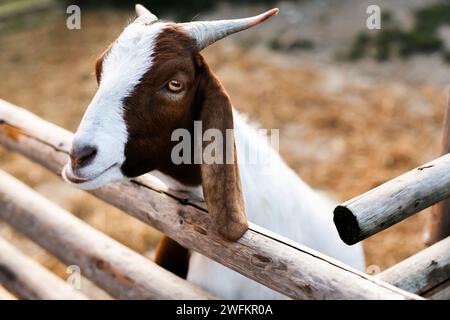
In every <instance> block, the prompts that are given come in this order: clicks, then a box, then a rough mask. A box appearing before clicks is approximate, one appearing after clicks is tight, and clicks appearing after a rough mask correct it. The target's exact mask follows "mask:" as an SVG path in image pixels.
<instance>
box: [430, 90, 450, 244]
mask: <svg viewBox="0 0 450 320" xmlns="http://www.w3.org/2000/svg"><path fill="white" fill-rule="evenodd" d="M449 152H450V91H449V96H448V103H447V108H446V111H445V118H444V128H443V132H442V154H446V153H449ZM448 236H450V199H446V200H443V201H441V202H439V203H438V204H435V205H434V206H433V207H432V208H431V213H430V215H429V216H428V221H427V231H426V235H425V243H426V245H428V246H430V245H432V244H433V243H436V242H438V241H439V240H442V239H445V238H447V237H448Z"/></svg>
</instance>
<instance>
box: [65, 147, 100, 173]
mask: <svg viewBox="0 0 450 320" xmlns="http://www.w3.org/2000/svg"><path fill="white" fill-rule="evenodd" d="M96 155H97V148H96V147H94V146H83V147H81V148H74V149H72V151H71V152H70V161H71V163H72V167H73V168H77V167H82V166H85V165H87V164H88V163H89V162H91V161H92V160H93V159H94V158H95V156H96Z"/></svg>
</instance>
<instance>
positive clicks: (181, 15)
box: [59, 0, 274, 20]
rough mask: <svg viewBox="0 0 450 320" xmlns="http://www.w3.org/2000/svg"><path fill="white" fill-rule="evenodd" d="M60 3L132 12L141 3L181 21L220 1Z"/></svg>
mask: <svg viewBox="0 0 450 320" xmlns="http://www.w3.org/2000/svg"><path fill="white" fill-rule="evenodd" d="M59 1H60V2H63V3H65V4H66V5H69V4H76V5H78V6H80V7H81V8H87V9H93V8H94V9H95V8H105V7H111V8H118V9H124V10H130V9H131V8H134V5H135V4H136V3H141V4H143V5H144V6H146V7H148V8H149V9H150V10H151V11H152V12H154V13H155V14H156V15H164V14H174V15H175V16H176V18H177V19H179V20H190V19H192V18H193V17H194V16H195V15H196V14H198V13H200V12H203V11H207V10H211V9H213V8H214V7H215V6H216V5H217V3H218V2H219V1H213V0H189V1H181V0H177V1H167V0H151V1H148V0H141V1H136V0H108V1H106V0H105V1H99V0H59ZM227 2H233V3H268V4H269V3H273V2H274V1H273V0H243V1H242V0H241V1H237V0H228V1H227Z"/></svg>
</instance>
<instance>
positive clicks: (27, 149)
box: [0, 101, 420, 299]
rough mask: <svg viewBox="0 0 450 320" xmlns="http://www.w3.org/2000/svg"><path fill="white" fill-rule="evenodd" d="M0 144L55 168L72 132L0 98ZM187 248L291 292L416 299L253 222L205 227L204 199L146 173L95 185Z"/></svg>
mask: <svg viewBox="0 0 450 320" xmlns="http://www.w3.org/2000/svg"><path fill="white" fill-rule="evenodd" d="M0 122H3V124H0V144H2V145H4V146H6V147H7V148H10V149H11V150H15V151H17V152H20V153H21V154H23V155H24V156H26V157H28V158H30V159H32V160H34V161H35V162H37V163H39V164H41V165H43V166H44V167H46V168H48V169H49V170H51V171H53V172H55V173H57V174H60V171H61V169H62V167H63V165H64V164H65V163H66V162H67V153H68V150H69V147H70V142H71V134H70V133H69V132H68V131H66V130H63V129H61V128H58V127H56V126H55V125H53V124H50V123H48V122H46V121H44V120H42V119H40V118H38V117H36V116H35V115H33V114H31V113H29V112H26V111H25V110H23V109H21V108H19V107H16V106H13V105H11V104H8V103H6V102H2V101H0ZM93 194H94V195H96V196H97V197H99V198H101V199H103V200H105V201H106V202H108V203H110V204H112V205H114V206H116V207H118V208H120V209H122V210H124V211H125V212H127V213H128V214H130V215H132V216H134V217H136V218H138V219H140V220H141V221H143V222H145V223H147V224H149V225H151V226H153V227H155V228H157V229H159V230H161V231H162V232H163V233H165V234H166V235H168V236H169V237H171V238H172V239H174V240H176V241H177V242H178V243H180V244H181V245H183V246H185V247H186V248H190V249H192V250H195V251H198V252H200V253H202V254H204V255H205V256H207V257H209V258H211V259H213V260H215V261H217V262H219V263H221V264H223V265H225V266H227V267H229V268H231V269H233V270H235V271H237V272H240V273H241V274H243V275H245V276H247V277H249V278H251V279H254V280H255V281H258V282H260V283H262V284H264V285H266V286H268V287H270V288H272V289H274V290H276V291H278V292H280V293H282V294H285V295H287V296H288V297H291V298H294V299H420V297H419V296H417V295H414V294H411V293H408V292H406V291H403V290H400V289H398V288H396V287H394V286H392V285H389V284H387V283H385V282H383V281H381V280H379V279H377V278H375V277H371V276H368V275H366V274H364V273H361V272H358V271H356V270H353V269H351V268H350V267H347V266H345V265H343V264H342V263H340V262H337V261H335V260H333V259H331V258H329V257H327V256H325V255H322V254H320V253H318V252H316V251H314V250H311V249H309V248H307V247H305V246H302V245H300V244H297V243H295V242H293V241H290V240H288V239H285V238H283V237H281V236H279V235H276V234H273V233H271V232H270V231H267V230H264V229H262V228H260V227H258V226H256V225H254V224H251V225H250V228H249V230H248V231H247V232H246V233H245V234H244V236H243V237H242V238H241V239H239V240H238V241H237V242H227V241H225V240H223V239H222V238H219V237H217V236H215V235H214V234H213V233H211V232H210V231H209V225H210V223H209V217H208V214H207V211H206V210H205V206H204V203H202V202H201V201H200V200H198V199H195V198H191V197H190V195H189V194H187V193H185V192H184V191H182V190H169V189H167V188H166V187H165V186H164V185H162V184H161V183H159V182H158V181H157V180H156V179H155V178H153V177H151V176H149V175H147V176H145V177H143V178H139V179H132V180H130V181H127V182H123V183H114V184H110V185H108V186H105V187H103V188H100V189H98V190H95V191H94V192H93Z"/></svg>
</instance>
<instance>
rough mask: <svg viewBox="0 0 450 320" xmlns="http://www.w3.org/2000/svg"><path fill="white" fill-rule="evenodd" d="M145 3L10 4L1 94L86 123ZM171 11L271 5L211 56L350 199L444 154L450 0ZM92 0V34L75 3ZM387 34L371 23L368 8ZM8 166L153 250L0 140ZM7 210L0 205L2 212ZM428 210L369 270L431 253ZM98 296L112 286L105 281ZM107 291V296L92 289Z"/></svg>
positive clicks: (398, 231) (140, 228) (286, 141)
mask: <svg viewBox="0 0 450 320" xmlns="http://www.w3.org/2000/svg"><path fill="white" fill-rule="evenodd" d="M134 2H135V1H93V0H79V1H62V0H60V1H58V0H53V1H47V0H16V1H9V0H0V98H2V99H5V100H7V101H9V102H12V103H14V104H16V105H19V106H22V107H25V108H27V109H28V110H30V111H32V112H34V113H36V114H38V115H39V116H41V117H43V118H45V119H46V120H49V121H51V122H54V123H56V124H58V125H60V126H62V127H65V128H67V129H69V130H72V131H74V130H75V129H76V128H77V125H78V123H79V121H80V119H81V116H82V114H83V113H84V110H85V108H86V107H87V105H88V104H89V102H90V100H91V98H92V96H93V95H94V93H95V90H96V87H97V84H96V81H95V78H94V76H93V71H94V62H95V58H96V56H97V55H98V54H100V53H101V52H102V51H103V50H104V49H105V48H106V47H107V46H108V44H109V43H110V42H112V41H113V40H114V39H115V38H116V37H117V36H118V35H119V34H120V32H121V30H122V29H123V28H124V26H126V25H127V23H129V22H130V21H131V19H132V18H133V16H134ZM141 3H142V4H144V5H146V6H147V7H148V8H149V9H151V10H152V11H153V12H154V13H155V14H156V15H158V16H159V17H160V18H163V19H168V20H176V21H190V20H202V19H216V18H237V17H244V16H250V15H254V14H258V13H260V12H262V11H264V10H266V9H269V8H271V7H274V6H276V7H279V8H280V10H281V13H280V15H279V16H278V17H276V18H274V19H271V20H270V21H269V22H268V23H266V24H263V25H262V26H259V27H258V28H254V29H252V30H249V31H246V32H242V33H240V34H238V35H234V36H232V37H229V38H227V39H225V40H222V41H220V42H219V43H217V44H215V45H213V46H211V47H210V48H208V49H207V50H206V51H205V52H204V55H205V56H206V59H207V61H208V62H209V63H210V65H211V66H212V68H213V70H214V71H215V72H216V73H217V75H218V76H219V78H220V79H221V80H222V82H223V84H224V86H225V88H226V89H227V91H228V92H229V94H230V96H231V98H232V101H233V103H234V105H235V106H236V108H237V109H238V110H240V111H242V112H244V113H246V114H247V115H248V116H249V118H250V119H251V120H253V121H256V122H258V123H259V124H260V125H261V126H262V127H264V128H279V129H280V151H281V154H282V156H283V157H284V159H285V160H286V161H287V162H288V164H289V165H290V166H291V167H292V168H294V169H295V170H296V171H297V172H298V174H299V175H300V176H301V177H302V178H303V179H304V180H305V181H306V182H308V183H309V184H310V185H312V186H313V187H314V188H317V189H320V190H322V191H325V192H327V193H328V194H330V195H332V196H333V197H334V198H336V199H338V200H339V201H343V200H347V199H349V198H351V197H353V196H355V195H358V194H361V193H363V192H365V191H367V190H369V189H371V188H373V187H375V186H377V185H379V184H381V183H383V182H385V181H386V180H389V179H391V178H393V177H395V176H397V175H400V174H401V173H403V172H405V171H407V170H410V169H412V168H414V167H415V166H418V165H420V164H422V163H425V162H427V161H429V160H431V159H433V158H436V157H437V156H438V155H439V153H440V141H441V127H442V121H443V115H444V109H445V106H446V99H447V89H448V86H449V84H450V1H443V0H440V1H438V0H437V1H433V0H389V1H388V0H385V1H365V0H339V1H336V0H334V1H333V0H298V1H210V0H197V1H171V2H168V1H162V0H153V1H150V2H149V1H144V0H141ZM69 4H77V5H79V6H80V8H81V30H68V29H67V28H66V19H67V17H68V15H67V14H66V7H67V6H68V5H69ZM373 4H376V5H379V6H380V8H381V12H382V24H381V26H382V28H381V30H368V29H367V27H366V20H367V17H368V14H367V13H366V9H367V7H368V5H373ZM0 169H2V170H5V171H7V172H9V173H11V174H13V175H14V176H16V177H18V178H19V179H21V180H22V181H25V182H26V183H27V184H29V185H31V186H32V187H33V188H34V189H35V190H37V191H38V192H40V193H41V194H43V195H45V196H46V197H48V198H50V199H51V200H53V201H54V202H56V203H58V204H59V205H61V206H62V207H64V208H66V209H68V210H70V211H71V212H72V213H74V214H75V215H77V216H78V217H80V218H81V219H83V220H84V221H86V222H87V223H89V224H91V225H93V226H94V227H96V228H97V229H99V230H101V231H103V232H105V233H106V234H108V235H110V236H111V237H113V238H114V239H117V240H119V241H120V242H122V243H124V244H125V245H127V246H129V247H130V248H132V249H134V250H136V251H138V252H140V253H142V254H144V255H147V256H150V255H151V253H152V249H153V248H154V246H155V244H156V243H157V241H158V239H159V237H160V234H159V233H158V232H157V231H155V230H153V229H152V228H150V227H148V226H146V225H144V224H142V223H140V222H139V221H137V220H135V219H133V218H131V217H129V216H127V215H125V214H123V213H121V212H120V211H118V210H116V209H114V208H112V207H111V206H108V205H106V204H104V203H103V202H101V201H99V200H96V199H95V198H94V197H92V196H90V195H88V194H86V193H83V192H81V191H78V190H75V189H73V188H71V187H69V186H67V185H65V184H64V183H62V182H61V181H60V180H59V179H58V178H57V177H55V176H54V175H52V174H50V173H48V172H46V171H45V170H44V169H41V168H40V167H39V166H37V165H34V164H33V163H31V162H29V161H27V160H26V159H24V158H23V157H20V156H18V155H16V154H14V153H12V152H7V151H6V150H5V149H3V148H2V147H0ZM0 210H1V208H0ZM426 215H427V211H425V212H423V213H420V214H418V215H416V216H414V217H412V218H410V219H408V220H406V221H404V222H402V223H400V224H398V225H396V226H395V227H392V228H390V229H388V230H386V231H384V232H382V233H380V234H378V235H376V236H374V237H372V238H370V239H369V240H366V241H365V242H364V248H365V253H366V260H367V265H368V266H371V267H370V268H369V272H377V271H382V270H384V269H386V268H387V267H389V266H391V265H393V264H395V263H397V262H399V261H401V260H403V259H405V258H406V257H408V256H410V255H412V254H414V253H416V252H417V251H419V250H421V249H422V248H423V247H424V246H423V230H424V227H425V221H426ZM0 235H1V236H3V237H6V238H7V239H9V240H10V241H12V242H13V243H14V244H15V245H17V246H18V247H20V248H21V249H22V250H24V251H25V252H26V253H27V254H28V255H30V256H32V257H33V258H34V259H36V260H37V261H39V262H40V263H42V264H44V265H45V266H46V267H48V268H49V269H51V270H53V271H54V272H56V273H57V274H58V275H60V276H62V277H67V276H68V274H66V266H64V265H63V264H62V263H60V262H59V261H58V260H56V259H55V258H54V257H52V256H51V255H49V254H48V253H47V252H45V251H44V250H42V249H41V248H39V247H38V246H36V245H34V244H33V243H32V242H30V241H28V240H27V239H26V238H25V237H23V236H21V235H20V234H18V233H16V232H14V231H13V230H12V229H10V228H9V227H7V226H6V225H4V224H2V223H0ZM84 287H85V288H88V289H87V290H92V292H90V293H89V294H90V295H91V296H96V297H98V298H105V297H107V295H106V294H105V293H103V292H101V291H100V290H98V289H94V288H90V286H89V284H88V283H87V284H86V286H84ZM94 291H95V292H94Z"/></svg>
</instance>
